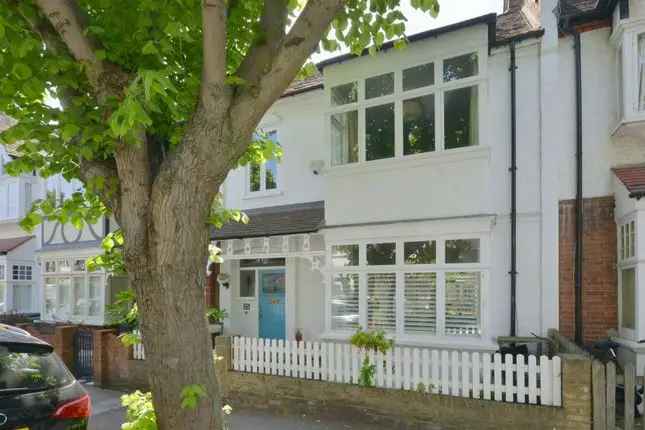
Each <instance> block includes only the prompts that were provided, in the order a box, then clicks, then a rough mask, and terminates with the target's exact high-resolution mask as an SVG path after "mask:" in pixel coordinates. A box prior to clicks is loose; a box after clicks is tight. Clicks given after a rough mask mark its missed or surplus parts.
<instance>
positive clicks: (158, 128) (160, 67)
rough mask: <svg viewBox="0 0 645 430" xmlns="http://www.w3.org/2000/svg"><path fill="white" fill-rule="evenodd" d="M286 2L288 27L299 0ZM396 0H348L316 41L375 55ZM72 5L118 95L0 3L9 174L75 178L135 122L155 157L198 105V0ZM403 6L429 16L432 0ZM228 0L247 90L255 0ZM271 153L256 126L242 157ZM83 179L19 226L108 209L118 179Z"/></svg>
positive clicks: (395, 19) (28, 11) (15, 8)
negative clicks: (245, 65)
mask: <svg viewBox="0 0 645 430" xmlns="http://www.w3.org/2000/svg"><path fill="white" fill-rule="evenodd" d="M284 3H285V4H286V6H285V7H286V8H287V16H288V17H287V20H286V23H285V24H286V26H287V27H289V26H290V25H291V24H292V23H293V21H294V19H295V18H296V17H297V15H298V13H299V12H300V11H301V10H302V8H303V7H304V5H305V4H306V3H307V2H306V1H304V0H284ZM399 3H400V1H398V0H348V1H346V2H345V6H344V7H343V8H342V9H341V10H340V12H339V13H338V14H337V15H336V17H335V18H334V20H333V22H332V25H331V27H330V29H329V32H328V34H327V35H326V36H324V37H323V38H322V40H321V44H320V45H321V48H322V49H326V50H332V51H333V50H337V49H339V48H340V46H341V45H344V46H346V47H348V48H349V49H350V50H351V51H352V52H354V53H360V52H361V51H362V50H363V49H365V48H366V47H368V46H370V51H371V52H374V50H375V49H377V48H378V47H380V46H381V45H382V44H383V43H384V42H385V41H386V40H388V39H397V40H398V41H399V42H402V41H403V40H404V39H403V36H404V32H405V17H404V15H403V14H402V13H401V11H400V10H399V9H400V7H399V6H400V5H399ZM77 4H78V7H79V9H80V11H81V13H82V14H83V21H84V24H85V30H84V31H85V33H86V35H87V36H88V37H89V38H90V39H91V40H92V42H93V46H94V47H95V54H96V57H97V58H98V59H99V60H102V61H105V62H106V64H109V65H113V66H114V67H115V68H118V69H119V70H121V71H123V72H124V73H125V76H127V82H126V89H125V91H124V92H123V94H122V95H121V96H119V97H116V96H112V97H108V98H107V100H99V99H100V98H99V97H97V95H96V94H95V93H94V92H93V88H92V86H91V85H90V82H89V81H88V78H87V74H86V73H85V71H86V70H85V68H86V67H88V65H87V64H84V63H82V62H78V61H76V60H75V59H74V58H73V57H72V56H71V54H70V52H69V51H68V49H67V47H66V46H65V44H64V43H63V42H62V40H61V39H60V37H58V34H56V32H55V31H54V29H53V28H52V27H51V25H50V24H49V22H48V21H47V20H46V17H44V16H43V14H42V12H41V11H40V9H39V8H38V7H37V5H36V3H35V1H34V0H21V1H4V2H0V112H4V113H5V114H7V115H9V116H11V117H13V118H14V119H16V120H17V121H18V123H17V125H16V126H14V127H12V128H10V129H9V130H7V131H5V132H3V133H1V134H0V143H15V142H21V143H22V146H21V147H20V151H21V153H22V156H21V157H20V158H18V159H16V160H14V161H13V162H12V163H10V165H9V166H8V167H7V170H8V171H9V172H10V173H11V174H14V175H19V174H22V173H27V172H31V171H34V170H38V171H39V173H40V174H41V175H42V176H44V177H48V176H50V175H53V174H62V176H63V177H64V178H65V179H67V180H72V179H81V180H83V175H82V174H81V173H82V171H83V169H84V162H86V161H91V162H97V161H98V162H101V161H107V160H113V158H114V153H115V149H116V145H117V144H119V143H122V142H126V143H129V144H132V145H136V144H138V139H139V138H140V136H139V135H138V134H137V133H138V132H139V131H140V130H144V131H145V135H146V136H147V139H148V141H152V142H154V143H155V145H154V149H155V151H157V152H158V153H159V154H161V155H160V156H163V155H165V154H166V153H168V152H170V151H172V150H173V148H174V147H175V146H176V145H179V144H180V143H181V139H182V136H183V134H184V132H185V127H186V125H187V123H188V121H189V119H190V118H191V116H192V115H193V113H194V111H195V107H196V105H197V102H198V97H199V89H200V83H201V76H202V61H203V52H202V49H203V48H202V23H201V20H202V9H201V0H138V1H136V2H133V1H131V0H77ZM411 4H412V6H413V7H415V8H418V9H421V10H424V11H427V12H429V13H430V14H432V15H436V14H437V13H438V3H437V0H411ZM227 6H228V15H227V43H226V74H227V78H226V84H227V85H229V86H231V87H232V88H238V87H244V86H245V85H248V83H247V82H245V81H244V79H242V78H240V77H239V76H238V75H237V73H238V71H239V68H240V66H241V64H242V62H243V61H244V59H245V57H246V56H247V54H249V52H250V51H251V49H252V47H254V46H257V45H261V44H262V43H264V42H266V40H265V38H266V35H265V34H264V33H263V31H262V25H261V18H262V13H263V7H264V1H263V0H243V1H242V0H228V1H227ZM308 70H311V67H308ZM115 84H116V83H115ZM280 155H281V152H280V149H279V147H278V146H277V145H276V144H274V143H273V142H271V141H270V139H266V137H265V136H263V135H262V134H261V133H258V134H257V136H256V141H255V142H254V143H253V144H251V145H250V146H249V148H248V150H247V152H246V154H245V155H244V156H243V157H242V158H241V159H240V164H246V163H249V162H261V161H263V160H266V159H270V158H274V157H279V156H280ZM84 185H85V188H84V191H83V192H77V193H74V194H73V195H72V196H70V197H69V198H68V199H67V200H66V201H60V200H57V199H56V198H55V197H54V196H51V197H49V198H47V199H44V200H43V201H41V202H38V203H37V204H36V205H35V206H34V210H33V211H32V212H31V213H30V214H29V215H28V216H27V217H26V218H25V220H24V221H23V227H25V228H27V229H29V228H33V227H34V226H35V225H37V224H38V223H40V222H42V220H43V219H50V220H57V221H61V222H64V223H66V222H70V223H72V224H74V225H75V226H76V227H77V228H80V227H82V224H83V223H84V222H90V223H92V222H95V221H96V220H97V219H98V218H99V217H100V216H101V215H104V214H106V213H108V210H107V208H106V206H105V205H104V204H103V203H105V201H104V198H99V197H97V196H98V195H102V196H103V197H104V196H109V195H110V193H112V192H114V190H116V189H117V188H118V186H119V183H118V178H116V177H104V176H100V175H99V176H94V177H92V178H91V179H89V180H84ZM241 219H243V216H242V215H240V214H239V213H237V212H227V211H226V210H220V209H217V208H215V209H214V210H213V214H212V216H211V218H210V219H209V221H210V222H211V223H214V224H216V225H218V224H222V223H224V222H227V221H231V220H236V221H239V220H241ZM110 241H112V242H115V241H117V242H118V241H119V238H118V237H113V238H110V239H109V240H108V242H110ZM108 248H109V247H108ZM107 251H108V252H109V249H108V250H107Z"/></svg>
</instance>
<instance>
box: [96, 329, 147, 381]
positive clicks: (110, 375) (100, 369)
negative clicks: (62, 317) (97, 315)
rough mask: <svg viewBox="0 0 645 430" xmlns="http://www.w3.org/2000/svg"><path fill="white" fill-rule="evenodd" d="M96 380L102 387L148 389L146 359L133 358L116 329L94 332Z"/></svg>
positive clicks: (130, 349) (130, 350)
mask: <svg viewBox="0 0 645 430" xmlns="http://www.w3.org/2000/svg"><path fill="white" fill-rule="evenodd" d="M93 359H94V382H95V383H96V384H97V385H100V386H102V387H110V388H124V389H126V388H127V389H140V390H146V389H148V385H149V384H148V372H147V370H146V365H145V361H139V360H133V359H132V348H128V347H126V346H124V345H123V343H122V342H121V340H120V339H119V338H118V334H117V332H116V330H99V331H96V332H94V356H93Z"/></svg>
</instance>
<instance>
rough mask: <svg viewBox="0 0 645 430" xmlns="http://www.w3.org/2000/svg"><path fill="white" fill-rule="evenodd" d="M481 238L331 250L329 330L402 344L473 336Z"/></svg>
mask: <svg viewBox="0 0 645 430" xmlns="http://www.w3.org/2000/svg"><path fill="white" fill-rule="evenodd" d="M482 240H483V239H482V238H456V239H450V238H448V239H425V238H418V239H417V238H415V239H413V240H392V241H387V242H385V241H379V242H377V243H369V242H366V243H347V244H338V245H333V246H331V250H330V251H331V252H330V254H331V255H330V259H331V262H332V264H331V266H332V267H331V271H332V273H331V277H330V283H329V289H328V294H327V321H328V329H329V330H330V331H332V332H351V331H354V330H356V329H358V328H359V327H362V328H364V329H368V330H383V331H385V332H386V333H389V334H392V335H397V336H404V337H411V338H413V337H417V336H426V337H427V336H474V337H477V336H480V335H481V334H482V302H483V301H482V290H483V287H484V279H485V275H486V273H487V270H486V269H485V268H484V266H483V265H482V254H481V243H482Z"/></svg>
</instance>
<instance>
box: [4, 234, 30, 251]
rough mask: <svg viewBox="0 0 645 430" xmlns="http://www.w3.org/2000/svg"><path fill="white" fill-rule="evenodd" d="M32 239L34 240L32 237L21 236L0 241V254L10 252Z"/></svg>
mask: <svg viewBox="0 0 645 430" xmlns="http://www.w3.org/2000/svg"><path fill="white" fill-rule="evenodd" d="M32 238H34V236H21V237H12V238H8V239H0V254H6V253H8V252H11V251H13V250H14V249H16V248H18V247H19V246H20V245H22V244H23V243H27V242H28V241H29V240H31V239H32Z"/></svg>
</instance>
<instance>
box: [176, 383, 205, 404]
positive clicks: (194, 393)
mask: <svg viewBox="0 0 645 430" xmlns="http://www.w3.org/2000/svg"><path fill="white" fill-rule="evenodd" d="M205 397H206V389H205V388H204V386H203V385H201V384H192V385H187V386H185V387H184V388H183V389H182V390H181V407H182V408H183V409H195V408H197V405H198V404H199V401H200V400H201V399H202V398H205Z"/></svg>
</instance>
